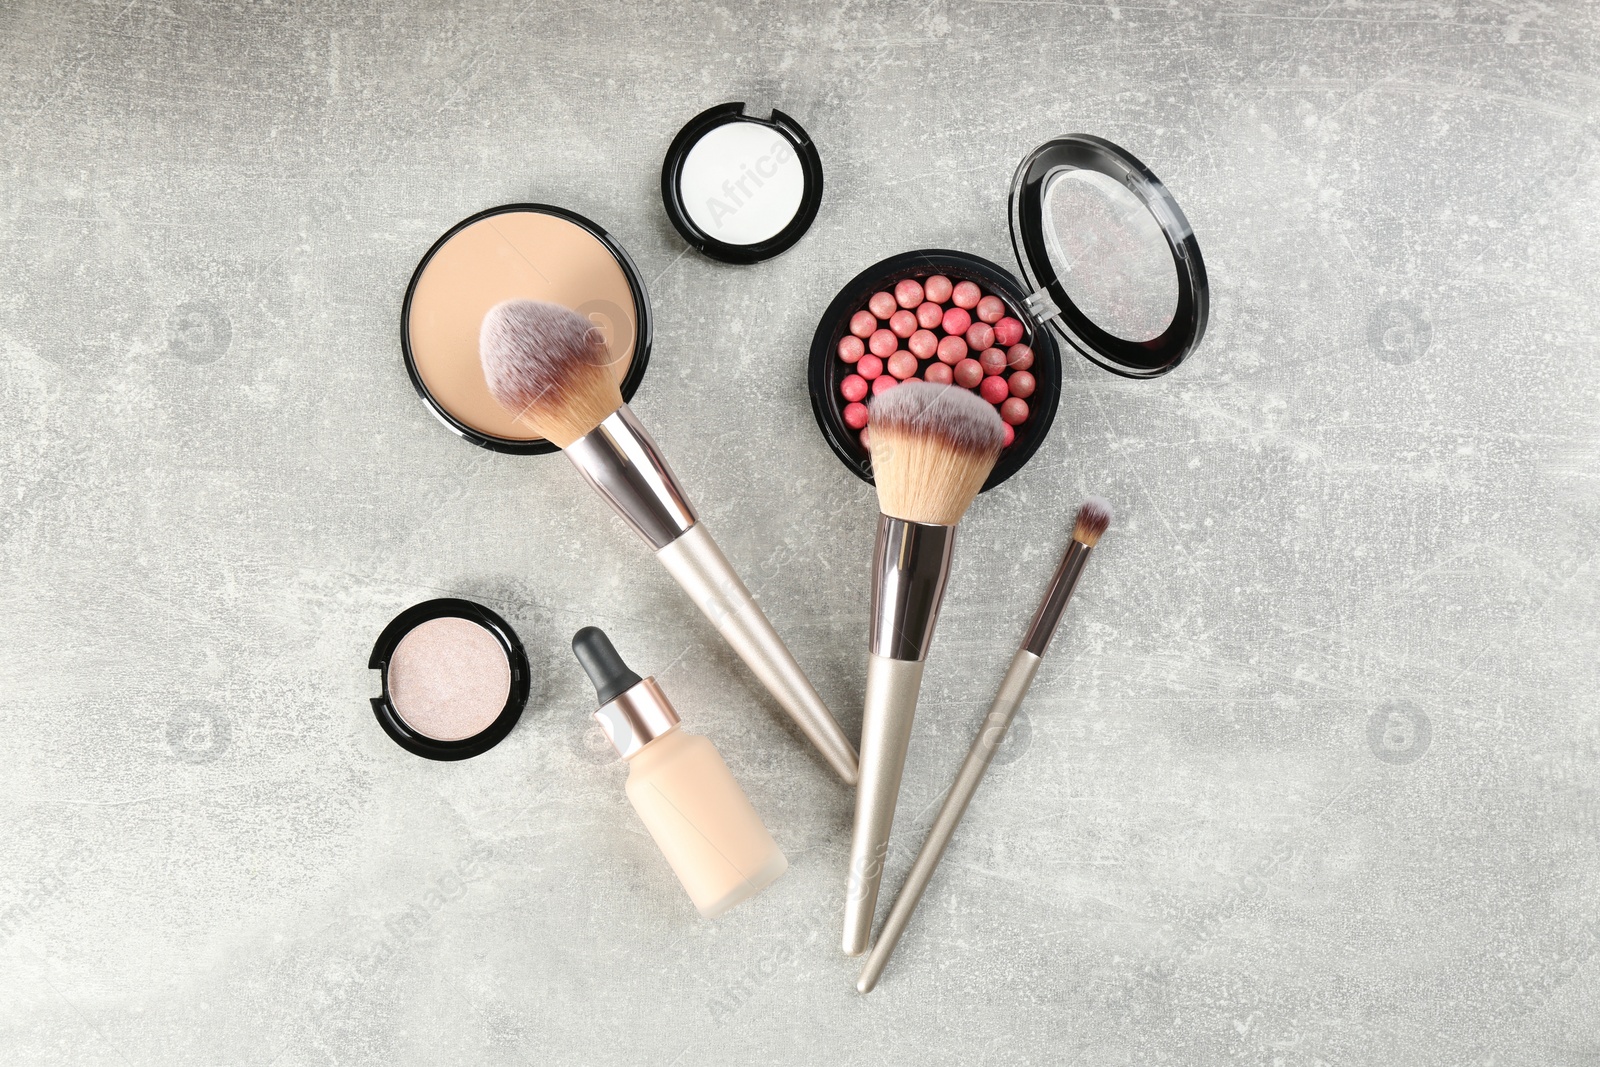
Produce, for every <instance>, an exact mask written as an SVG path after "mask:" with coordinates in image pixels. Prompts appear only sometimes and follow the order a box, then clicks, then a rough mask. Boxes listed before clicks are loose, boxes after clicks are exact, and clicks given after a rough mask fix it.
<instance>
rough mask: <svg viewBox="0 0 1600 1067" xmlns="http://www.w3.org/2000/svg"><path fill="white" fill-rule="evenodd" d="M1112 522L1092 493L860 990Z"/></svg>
mask: <svg viewBox="0 0 1600 1067" xmlns="http://www.w3.org/2000/svg"><path fill="white" fill-rule="evenodd" d="M1110 525H1111V505H1110V504H1107V503H1106V502H1105V501H1104V500H1101V499H1100V498H1099V497H1090V498H1089V499H1088V500H1085V501H1084V502H1083V506H1082V507H1080V508H1079V509H1078V516H1077V519H1076V520H1075V521H1074V522H1073V525H1072V540H1071V541H1069V542H1067V551H1066V552H1065V554H1063V555H1062V557H1061V565H1060V566H1059V567H1057V568H1056V573H1055V577H1053V578H1051V579H1050V585H1049V586H1048V587H1047V588H1046V589H1045V593H1044V600H1043V601H1041V602H1040V604H1039V610H1038V611H1036V612H1034V614H1033V623H1032V624H1031V625H1029V627H1028V633H1027V636H1026V637H1024V638H1023V639H1022V647H1021V648H1019V649H1017V654H1016V655H1015V656H1012V657H1011V666H1010V667H1009V668H1007V670H1006V675H1005V677H1004V678H1003V679H1001V681H1000V691H999V692H998V693H996V694H995V697H994V703H993V704H991V705H989V714H988V715H986V716H984V720H983V725H982V726H980V727H979V728H978V736H977V737H975V738H973V739H972V748H971V749H969V750H968V751H967V758H966V760H965V761H963V762H962V764H961V770H960V771H959V772H957V774H956V780H955V783H954V784H953V785H951V786H950V792H949V793H948V794H947V795H946V796H945V798H944V805H943V806H942V807H940V808H939V814H938V817H936V818H935V819H934V820H933V828H932V829H930V830H929V831H928V839H927V840H926V841H924V842H923V843H922V851H921V852H918V853H917V858H916V860H915V861H914V862H913V863H912V864H911V873H910V874H908V875H906V884H905V885H903V886H901V887H900V895H899V896H897V897H895V901H894V906H893V907H891V908H890V909H889V917H888V918H887V919H885V920H884V922H883V930H882V931H880V932H879V934H878V943H877V944H876V945H873V946H872V954H871V955H869V956H868V957H867V964H866V966H865V967H863V968H861V977H860V978H859V979H857V980H856V989H858V990H860V991H861V992H863V993H870V992H872V988H873V987H874V986H876V985H877V984H878V978H879V976H881V975H882V974H883V968H884V965H885V964H887V963H888V962H889V956H890V955H891V954H893V952H894V948H895V946H896V945H897V944H899V943H900V935H901V934H903V933H905V932H906V925H907V924H908V923H909V922H910V921H911V913H912V912H914V911H915V910H916V909H917V902H918V901H920V900H921V899H922V891H923V890H924V889H927V888H928V880H929V879H930V878H932V877H933V871H934V868H936V867H938V866H939V860H940V858H941V857H943V856H944V850H945V846H946V845H948V844H949V843H950V838H951V836H952V835H954V834H955V832H956V827H957V826H959V825H960V824H961V816H962V815H964V814H966V811H967V804H968V803H969V802H970V801H971V800H972V796H973V794H974V793H976V792H977V791H978V783H979V782H981V781H983V775H984V772H985V771H987V770H988V769H989V761H990V760H992V759H994V751H995V749H997V748H999V747H1000V742H1002V741H1004V740H1005V739H1006V730H1007V729H1008V728H1009V727H1010V726H1011V719H1012V717H1013V716H1015V715H1016V713H1017V709H1018V708H1019V707H1021V706H1022V698H1023V697H1025V696H1027V695H1028V687H1029V686H1030V685H1032V684H1033V676H1034V675H1035V674H1036V673H1038V670H1039V661H1040V660H1041V659H1042V658H1043V657H1044V653H1045V650H1046V649H1047V648H1049V647H1050V639H1051V638H1052V637H1053V636H1055V632H1056V627H1057V626H1059V625H1060V623H1061V616H1062V614H1063V613H1065V611H1066V610H1067V601H1069V600H1071V599H1072V592H1073V590H1074V589H1076V588H1077V586H1078V579H1079V578H1080V577H1081V576H1082V575H1083V565H1084V564H1085V563H1087V562H1088V560H1089V551H1090V549H1092V548H1094V546H1095V545H1097V544H1099V543H1100V535H1101V534H1103V533H1105V532H1106V527H1107V526H1110Z"/></svg>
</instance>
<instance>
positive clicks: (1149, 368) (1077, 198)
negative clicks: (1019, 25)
mask: <svg viewBox="0 0 1600 1067" xmlns="http://www.w3.org/2000/svg"><path fill="white" fill-rule="evenodd" d="M1010 222H1011V242H1012V247H1013V249H1014V250H1015V251H1016V255H1017V263H1018V266H1019V267H1020V268H1021V271H1022V279H1021V280H1020V281H1019V280H1018V279H1017V277H1016V276H1015V275H1013V274H1012V273H1011V272H1010V271H1008V270H1006V269H1005V268H1004V267H1002V266H1000V265H999V264H997V263H993V262H990V261H989V260H986V259H982V258H980V257H978V256H973V255H970V254H968V253H965V252H959V251H952V250H949V249H940V248H924V249H918V250H916V251H912V252H904V253H901V254H900V255H896V256H891V257H889V258H888V259H884V260H881V261H879V262H877V263H875V264H873V265H872V266H870V267H868V268H867V269H865V270H863V271H862V272H861V273H860V274H858V275H856V277H854V278H852V279H851V280H850V281H849V282H848V283H846V284H845V286H844V288H842V289H841V290H840V291H839V294H838V295H837V296H836V297H835V298H834V300H833V303H832V304H830V305H829V307H828V309H827V311H826V312H824V313H823V316H822V320H821V322H819V323H818V324H817V331H816V334H815V335H814V337H813V340H812V345H811V360H810V371H809V386H810V391H811V408H812V412H813V414H815V415H816V419H817V425H818V426H819V427H820V428H821V430H822V435H823V437H824V438H825V439H826V440H827V442H828V445H829V447H831V448H832V449H833V451H834V454H835V455H837V456H838V457H839V458H840V459H841V460H843V461H844V464H845V466H846V467H848V468H849V469H850V471H851V472H852V473H854V474H855V475H856V476H857V477H859V478H862V479H863V480H865V481H871V480H872V455H871V443H870V437H869V436H867V435H866V433H865V429H864V428H865V427H866V425H867V412H868V405H870V404H871V402H872V398H873V397H875V396H877V395H878V394H880V393H882V392H884V391H886V390H887V389H892V388H894V387H895V386H896V385H897V384H899V382H901V381H911V380H923V381H930V382H941V383H945V384H954V385H958V386H961V387H963V388H966V389H970V390H971V391H973V392H975V393H978V394H979V395H981V396H982V397H983V399H985V400H987V401H989V402H990V403H991V404H993V405H994V406H995V408H996V409H997V410H998V412H999V414H1000V417H1001V420H1002V421H1003V422H1004V423H1005V426H1006V444H1005V447H1004V449H1003V450H1002V452H1001V453H1000V460H999V462H998V463H996V464H995V466H994V469H993V471H992V472H991V473H990V475H989V479H988V481H986V482H985V483H984V488H985V489H992V488H994V487H995V486H996V485H999V484H1000V483H1001V482H1003V481H1005V480H1006V479H1007V478H1009V477H1011V475H1013V474H1015V473H1016V472H1017V471H1018V470H1020V469H1021V468H1022V466H1023V465H1024V464H1026V463H1027V461H1028V460H1029V459H1030V458H1031V457H1032V456H1033V454H1034V452H1036V451H1037V450H1038V448H1039V446H1040V445H1041V444H1042V443H1043V442H1044V438H1045V436H1046V434H1048V433H1049V430H1050V425H1051V423H1052V422H1053V420H1054V419H1055V413H1056V406H1057V403H1058V402H1059V400H1060V396H1061V389H1062V366H1061V353H1062V351H1063V348H1062V346H1063V344H1064V345H1065V346H1066V347H1068V348H1070V349H1072V350H1075V351H1076V352H1078V354H1079V355H1082V356H1083V357H1084V358H1086V359H1088V360H1089V361H1090V362H1092V363H1095V364H1096V365H1098V366H1100V367H1102V368H1104V369H1106V370H1109V371H1112V372H1113V373H1116V374H1121V375H1124V376H1126V377H1129V378H1154V377H1157V376H1159V375H1162V374H1165V373H1167V372H1168V371H1170V370H1172V368H1174V367H1176V366H1177V365H1178V364H1179V363H1181V362H1182V361H1183V360H1184V358H1185V357H1187V356H1188V354H1189V353H1190V352H1192V351H1194V349H1195V347H1196V346H1198V345H1199V344H1200V339H1201V338H1202V337H1203V336H1204V334H1205V328H1206V319H1207V317H1208V314H1209V307H1210V288H1209V285H1208V283H1207V281H1206V271H1205V264H1204V263H1203V262H1202V260H1201V258H1200V246H1199V244H1198V243H1197V242H1196V241H1195V236H1194V230H1193V229H1192V228H1191V227H1190V225H1189V220H1188V219H1186V218H1185V217H1184V214H1183V211H1182V210H1181V209H1180V208H1179V207H1178V204H1177V201H1175V200H1174V199H1173V198H1172V195H1171V194H1170V193H1169V192H1168V191H1167V189H1166V186H1164V185H1162V184H1161V181H1160V179H1158V178H1157V177H1156V176H1155V175H1154V174H1152V173H1151V172H1150V170H1149V168H1147V167H1146V166H1145V165H1144V164H1143V163H1141V162H1139V160H1137V159H1135V158H1134V157H1133V156H1132V155H1131V154H1129V153H1128V152H1127V151H1125V150H1124V149H1122V148H1119V147H1118V146H1117V145H1114V144H1112V143H1111V142H1110V141H1107V140H1105V139H1103V138H1100V137H1094V136H1092V135H1089V134H1073V135H1071V136H1068V137H1058V138H1056V139H1054V140H1052V141H1047V142H1045V143H1044V144H1042V145H1040V146H1039V147H1038V148H1036V149H1034V150H1033V151H1032V152H1031V153H1029V154H1028V156H1027V158H1025V159H1024V160H1023V161H1022V163H1021V164H1020V165H1019V166H1018V168H1017V171H1016V175H1015V176H1014V178H1013V179H1012V183H1011V204H1010Z"/></svg>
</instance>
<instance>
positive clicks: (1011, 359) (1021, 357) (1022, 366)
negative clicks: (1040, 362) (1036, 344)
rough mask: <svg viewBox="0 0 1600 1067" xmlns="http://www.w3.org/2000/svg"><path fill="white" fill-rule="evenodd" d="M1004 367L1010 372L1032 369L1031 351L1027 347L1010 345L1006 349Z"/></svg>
mask: <svg viewBox="0 0 1600 1067" xmlns="http://www.w3.org/2000/svg"><path fill="white" fill-rule="evenodd" d="M1006 365H1007V366H1009V367H1010V368H1011V369H1012V370H1030V369H1031V368H1032V367H1033V349H1031V348H1029V347H1028V346H1027V345H1012V346H1011V347H1010V348H1008V349H1006Z"/></svg>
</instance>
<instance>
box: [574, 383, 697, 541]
mask: <svg viewBox="0 0 1600 1067" xmlns="http://www.w3.org/2000/svg"><path fill="white" fill-rule="evenodd" d="M563 451H565V452H566V454H567V458H568V459H570V460H571V461H572V465H573V466H574V467H577V468H578V473H579V474H582V475H583V478H584V480H585V481H587V482H588V483H589V484H590V485H592V486H594V488H595V491H596V492H598V493H599V494H600V495H601V496H603V497H605V499H606V502H607V503H609V504H610V505H611V506H612V508H614V509H615V510H616V513H617V514H618V515H621V516H622V519H623V521H624V522H626V523H627V524H628V525H629V526H631V527H633V530H634V532H635V533H637V534H638V535H639V536H640V537H642V538H644V539H645V541H646V542H647V543H648V544H649V545H650V547H651V548H653V549H656V550H657V551H660V550H661V549H663V548H666V547H667V546H668V545H670V544H672V542H674V541H676V540H677V539H678V538H679V537H682V536H683V535H684V534H685V533H687V532H688V531H689V528H690V527H692V526H693V525H694V524H695V522H696V521H697V519H698V516H696V515H695V513H694V507H693V506H692V505H691V504H690V503H689V497H688V494H686V493H685V492H684V491H683V486H681V485H679V484H678V477H677V475H675V474H673V473H672V468H671V467H669V466H667V460H666V457H665V456H663V455H662V454H661V449H660V448H659V447H657V445H656V443H655V442H654V441H653V440H651V439H650V434H649V433H647V432H646V431H645V428H644V427H643V426H642V425H640V423H639V420H638V419H637V418H635V417H634V414H633V412H632V411H630V410H628V405H626V404H624V405H622V406H621V407H620V408H618V409H617V410H616V411H613V412H612V413H611V414H610V415H608V416H606V418H605V421H604V422H602V423H600V425H599V426H596V427H595V428H594V429H592V430H590V431H589V432H588V433H586V434H584V435H583V436H582V437H580V438H578V439H577V440H576V441H574V442H572V443H571V444H570V445H568V446H567V447H566V448H565V449H563Z"/></svg>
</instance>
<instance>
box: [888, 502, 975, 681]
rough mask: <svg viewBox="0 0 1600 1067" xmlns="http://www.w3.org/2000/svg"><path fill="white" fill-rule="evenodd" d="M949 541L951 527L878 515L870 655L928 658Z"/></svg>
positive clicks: (941, 596) (952, 534) (947, 568)
mask: <svg viewBox="0 0 1600 1067" xmlns="http://www.w3.org/2000/svg"><path fill="white" fill-rule="evenodd" d="M955 543H956V528H955V527H954V526H934V525H931V524H928V523H921V522H907V521H906V520H905V519H896V518H893V517H891V516H888V515H879V516H878V544H877V547H876V548H875V549H873V553H872V637H871V641H870V644H869V645H868V647H869V648H870V649H871V651H872V654H873V655H875V656H882V657H884V658H885V659H898V660H914V661H917V662H921V661H922V660H924V659H926V658H927V657H928V646H929V645H931V644H932V643H933V625H934V623H936V622H937V621H938V620H939V603H940V601H942V600H943V599H944V586H945V580H946V579H947V578H949V576H950V553H951V551H952V550H953V549H954V548H955Z"/></svg>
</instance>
